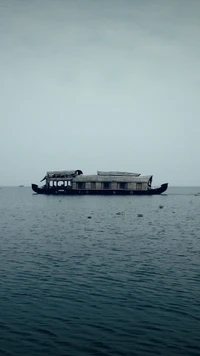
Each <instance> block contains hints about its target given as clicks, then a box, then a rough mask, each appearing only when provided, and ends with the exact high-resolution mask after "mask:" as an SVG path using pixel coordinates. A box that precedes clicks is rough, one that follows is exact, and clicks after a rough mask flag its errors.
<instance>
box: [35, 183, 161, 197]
mask: <svg viewBox="0 0 200 356" xmlns="http://www.w3.org/2000/svg"><path fill="white" fill-rule="evenodd" d="M167 188H168V183H164V184H162V185H161V186H160V187H159V188H151V189H148V190H128V189H117V190H112V189H98V190H97V189H95V190H92V189H90V190H87V189H72V188H71V189H61V188H59V187H57V188H56V187H54V188H53V187H52V188H48V189H47V188H46V187H42V188H40V187H38V185H37V184H32V190H33V191H34V192H35V193H37V194H46V195H158V194H162V193H164V192H165V191H166V190H167Z"/></svg>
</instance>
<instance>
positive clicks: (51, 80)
mask: <svg viewBox="0 0 200 356" xmlns="http://www.w3.org/2000/svg"><path fill="white" fill-rule="evenodd" d="M199 94H200V0H190V1H188V0H137V1H136V0H29V1H28V0H0V98H1V105H0V124H1V125H0V128H1V131H0V166H1V174H0V185H18V184H31V183H32V182H34V183H38V182H39V180H40V179H41V178H43V176H44V174H45V172H46V171H47V170H57V169H58V170H59V169H63V170H64V169H82V170H83V172H84V173H87V174H90V173H95V172H96V170H98V169H99V170H125V171H133V172H140V173H142V174H153V175H154V181H153V182H154V184H156V185H159V184H161V183H164V182H169V184H170V185H200V165H199V157H200V139H199V138H200V100H198V99H199Z"/></svg>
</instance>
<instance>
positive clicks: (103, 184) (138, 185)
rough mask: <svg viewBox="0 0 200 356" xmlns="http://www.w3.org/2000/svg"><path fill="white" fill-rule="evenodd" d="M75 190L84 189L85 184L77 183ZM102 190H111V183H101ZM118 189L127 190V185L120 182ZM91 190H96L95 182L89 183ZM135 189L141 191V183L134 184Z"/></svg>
mask: <svg viewBox="0 0 200 356" xmlns="http://www.w3.org/2000/svg"><path fill="white" fill-rule="evenodd" d="M77 188H78V189H85V183H83V182H79V183H77ZM102 188H103V189H110V188H111V183H110V182H104V183H102ZM118 188H119V189H127V188H128V183H124V182H121V183H119V186H118ZM91 189H96V182H92V183H91ZM136 189H137V190H141V189H142V183H137V184H136Z"/></svg>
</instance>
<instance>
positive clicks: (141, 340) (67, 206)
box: [0, 188, 200, 356]
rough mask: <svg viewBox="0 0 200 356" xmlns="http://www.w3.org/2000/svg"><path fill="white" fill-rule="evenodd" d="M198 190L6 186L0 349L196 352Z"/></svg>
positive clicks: (199, 348) (2, 196) (0, 235)
mask: <svg viewBox="0 0 200 356" xmlns="http://www.w3.org/2000/svg"><path fill="white" fill-rule="evenodd" d="M199 191H200V188H171V189H169V190H168V192H167V193H168V194H167V195H161V196H152V197H133V196H131V197H129V196H127V197H117V196H115V197H99V196H97V197H95V196H91V197H90V196H82V197H80V196H77V197H75V196H74V197H73V196H72V197H56V196H39V195H38V196H37V195H32V192H31V190H30V189H29V188H2V189H1V190H0V355H1V356H4V355H10V356H15V355H20V356H21V355H31V356H32V355H49V356H51V355H52V356H57V355H59V356H64V355H66V356H67V355H70V356H74V355H83V356H84V355H116V356H117V355H121V356H125V355H127V356H128V355H199V354H200V196H196V195H195V194H196V193H197V192H199ZM160 205H162V206H163V208H160V207H159V206H160ZM118 213H119V214H118ZM138 214H142V215H143V216H141V217H138ZM88 217H91V218H88Z"/></svg>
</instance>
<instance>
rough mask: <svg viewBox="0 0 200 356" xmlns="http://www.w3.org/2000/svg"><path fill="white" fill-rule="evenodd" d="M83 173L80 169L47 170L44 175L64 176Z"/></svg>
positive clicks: (52, 176) (50, 176) (51, 176)
mask: <svg viewBox="0 0 200 356" xmlns="http://www.w3.org/2000/svg"><path fill="white" fill-rule="evenodd" d="M79 174H83V172H82V171H81V170H80V169H76V170H70V171H49V172H47V174H46V176H47V177H48V178H65V177H75V176H76V175H79Z"/></svg>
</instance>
